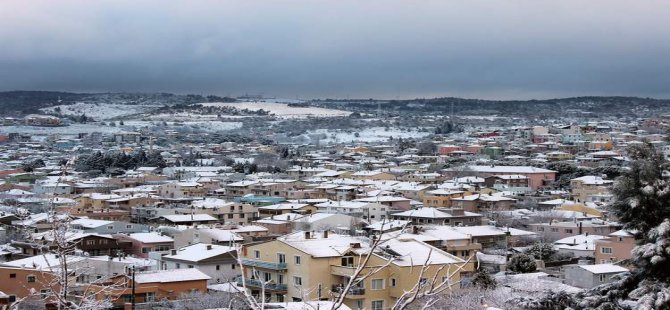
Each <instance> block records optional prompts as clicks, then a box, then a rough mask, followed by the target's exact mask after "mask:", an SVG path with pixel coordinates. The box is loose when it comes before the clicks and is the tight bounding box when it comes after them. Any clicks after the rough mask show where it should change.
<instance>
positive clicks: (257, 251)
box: [254, 250, 261, 258]
mask: <svg viewBox="0 0 670 310" xmlns="http://www.w3.org/2000/svg"><path fill="white" fill-rule="evenodd" d="M254 257H255V258H261V251H259V250H254Z"/></svg>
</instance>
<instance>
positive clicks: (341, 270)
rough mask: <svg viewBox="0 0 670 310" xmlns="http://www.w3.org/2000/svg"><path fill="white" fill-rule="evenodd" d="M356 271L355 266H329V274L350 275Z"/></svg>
mask: <svg viewBox="0 0 670 310" xmlns="http://www.w3.org/2000/svg"><path fill="white" fill-rule="evenodd" d="M354 272H356V267H347V266H338V265H331V266H330V274H332V275H336V276H342V277H352V276H353V275H354Z"/></svg>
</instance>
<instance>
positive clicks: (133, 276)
mask: <svg viewBox="0 0 670 310" xmlns="http://www.w3.org/2000/svg"><path fill="white" fill-rule="evenodd" d="M130 272H132V278H133V288H132V295H131V296H130V309H131V310H135V265H133V267H132V269H130Z"/></svg>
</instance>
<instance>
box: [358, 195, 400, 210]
mask: <svg viewBox="0 0 670 310" xmlns="http://www.w3.org/2000/svg"><path fill="white" fill-rule="evenodd" d="M354 201H361V202H368V203H379V204H382V205H385V206H387V207H389V208H390V209H391V210H409V209H410V207H411V201H412V200H411V199H407V198H405V197H397V196H374V197H366V198H359V199H356V200H354Z"/></svg>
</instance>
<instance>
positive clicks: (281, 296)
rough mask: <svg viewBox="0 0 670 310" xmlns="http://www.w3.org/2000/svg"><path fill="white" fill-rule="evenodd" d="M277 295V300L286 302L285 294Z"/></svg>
mask: <svg viewBox="0 0 670 310" xmlns="http://www.w3.org/2000/svg"><path fill="white" fill-rule="evenodd" d="M276 297H277V302H284V295H282V294H277V295H276Z"/></svg>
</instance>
